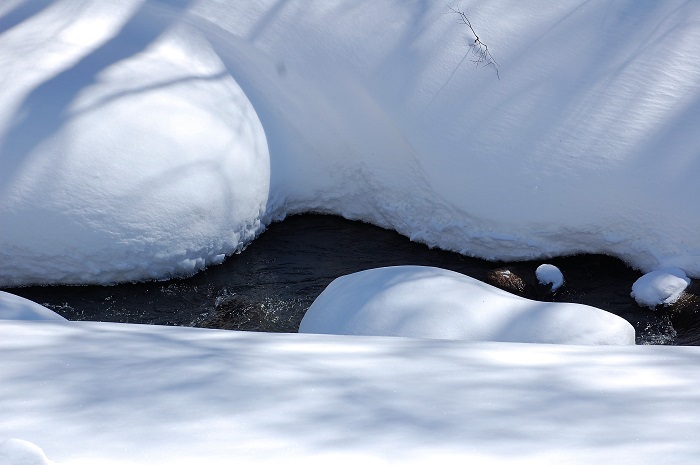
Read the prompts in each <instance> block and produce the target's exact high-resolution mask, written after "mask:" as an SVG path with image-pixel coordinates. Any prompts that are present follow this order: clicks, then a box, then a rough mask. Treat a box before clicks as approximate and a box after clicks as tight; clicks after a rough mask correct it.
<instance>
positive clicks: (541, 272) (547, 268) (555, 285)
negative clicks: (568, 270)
mask: <svg viewBox="0 0 700 465" xmlns="http://www.w3.org/2000/svg"><path fill="white" fill-rule="evenodd" d="M535 275H536V276H537V281H539V283H540V284H542V285H544V286H549V287H550V288H551V290H552V292H554V291H556V290H557V289H559V288H560V287H561V286H562V285H563V284H564V275H563V274H562V272H561V270H560V269H559V268H557V267H556V266H554V265H550V264H548V263H544V264H542V265H540V266H538V267H537V269H536V270H535Z"/></svg>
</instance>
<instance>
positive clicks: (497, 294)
mask: <svg viewBox="0 0 700 465" xmlns="http://www.w3.org/2000/svg"><path fill="white" fill-rule="evenodd" d="M299 332H300V333H321V334H347V335H362V336H405V337H416V338H427V339H460V340H465V341H497V342H535V343H553V344H590V345H596V344H616V345H628V344H631V345H634V336H635V333H634V328H633V327H632V325H630V324H629V323H628V322H627V321H625V320H624V319H622V318H620V317H618V316H616V315H613V314H612V313H608V312H606V311H604V310H600V309H598V308H594V307H589V306H587V305H580V304H568V303H553V302H536V301H532V300H528V299H525V298H523V297H518V296H516V295H513V294H510V293H508V292H506V291H502V290H500V289H497V288H495V287H493V286H490V285H488V284H485V283H482V282H480V281H477V280H476V279H474V278H471V277H469V276H465V275H463V274H460V273H457V272H454V271H448V270H442V269H440V268H432V267H425V266H396V267H388V268H376V269H372V270H366V271H360V272H358V273H353V274H350V275H347V276H342V277H340V278H337V279H336V280H334V281H333V282H332V283H331V284H329V285H328V287H327V288H326V289H325V290H324V291H323V292H322V293H321V295H319V296H318V298H317V299H316V300H315V301H314V303H313V304H312V305H311V307H310V308H309V310H308V311H307V312H306V315H305V316H304V319H303V320H302V321H301V326H300V327H299Z"/></svg>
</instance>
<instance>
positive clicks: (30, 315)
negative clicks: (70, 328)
mask: <svg viewBox="0 0 700 465" xmlns="http://www.w3.org/2000/svg"><path fill="white" fill-rule="evenodd" d="M0 320H53V321H68V320H66V319H65V318H63V317H62V316H61V315H59V314H58V313H56V312H53V311H51V310H49V309H48V308H46V307H44V306H43V305H39V304H37V303H35V302H32V301H31V300H28V299H25V298H23V297H19V296H16V295H14V294H10V293H8V292H3V291H0Z"/></svg>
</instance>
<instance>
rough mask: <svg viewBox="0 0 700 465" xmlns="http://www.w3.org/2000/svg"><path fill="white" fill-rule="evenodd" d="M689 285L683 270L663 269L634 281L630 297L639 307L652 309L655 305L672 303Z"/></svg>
mask: <svg viewBox="0 0 700 465" xmlns="http://www.w3.org/2000/svg"><path fill="white" fill-rule="evenodd" d="M689 284H690V279H688V277H687V276H686V275H685V273H684V272H683V270H680V269H678V268H664V269H662V270H656V271H652V272H651V273H647V274H645V275H644V276H642V277H641V278H639V279H638V280H636V281H635V282H634V284H633V285H632V292H631V294H630V295H631V296H632V297H633V298H634V300H636V301H637V303H638V304H639V305H641V306H643V307H649V308H652V309H653V308H655V307H656V306H657V305H662V304H663V305H669V304H672V303H674V302H675V301H676V300H678V298H679V297H680V296H681V293H682V292H683V291H684V290H685V288H686V287H688V285H689Z"/></svg>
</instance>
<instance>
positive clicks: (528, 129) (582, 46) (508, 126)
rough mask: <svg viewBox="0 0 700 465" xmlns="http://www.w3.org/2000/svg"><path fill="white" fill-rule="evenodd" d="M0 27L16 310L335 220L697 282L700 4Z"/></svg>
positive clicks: (235, 11)
mask: <svg viewBox="0 0 700 465" xmlns="http://www.w3.org/2000/svg"><path fill="white" fill-rule="evenodd" d="M459 6H460V8H461V9H462V10H464V11H466V12H467V13H468V16H469V19H470V20H471V22H472V24H473V25H474V27H475V29H476V30H477V31H478V33H479V36H480V38H481V40H482V41H483V42H484V43H486V44H487V45H488V47H489V50H490V51H491V52H492V54H493V57H494V58H495V59H496V61H497V63H498V67H499V76H500V79H498V77H497V76H496V73H495V70H494V69H492V68H489V67H485V68H475V67H474V66H473V64H472V63H471V59H472V58H473V56H471V55H469V53H470V49H469V47H468V46H467V44H468V43H469V42H470V41H472V40H473V37H471V36H470V34H469V32H468V30H467V28H466V27H464V26H463V25H460V24H458V22H457V21H456V20H457V18H456V16H455V15H453V14H451V13H449V11H448V8H447V5H446V4H445V3H443V2H392V1H388V0H381V1H376V0H359V1H356V2H352V4H349V3H348V2H344V1H340V0H324V1H319V2H311V3H309V2H289V3H284V4H279V2H277V1H273V0H262V1H256V2H214V1H210V0H199V1H196V0H195V1H189V2H182V1H175V0H164V1H155V0H151V1H145V2H143V1H136V0H125V1H121V2H102V1H98V0H92V1H90V0H87V1H77V0H57V1H54V2H51V3H41V2H31V1H26V2H22V1H18V2H10V3H4V4H3V5H2V6H0V31H1V33H0V63H1V64H2V69H3V73H1V74H0V219H2V221H0V262H1V263H2V264H3V266H2V267H0V285H14V284H27V283H68V282H71V283H87V282H99V283H107V282H114V281H124V280H135V279H146V278H167V277H169V276H172V275H180V274H189V273H193V272H195V271H197V270H199V269H202V268H203V267H205V266H207V265H209V264H214V263H219V262H220V261H221V260H222V259H223V258H224V256H225V255H228V254H231V253H234V252H235V251H238V250H240V249H241V248H242V247H244V246H245V244H247V243H248V242H249V241H251V240H252V239H254V237H255V236H256V235H257V234H258V233H259V232H260V231H261V230H262V229H263V228H264V227H265V225H266V224H268V223H269V222H270V221H272V220H275V219H281V218H283V217H284V216H285V215H288V214H291V213H297V212H304V211H311V210H313V211H321V212H327V213H334V214H340V215H343V216H345V217H348V218H354V219H361V220H364V221H367V222H370V223H374V224H377V225H379V226H383V227H387V228H392V229H395V230H397V231H398V232H400V233H402V234H405V235H407V236H409V237H411V238H412V239H414V240H417V241H421V242H424V243H426V244H429V245H431V246H439V247H442V248H445V249H451V250H455V251H458V252H462V253H466V254H470V255H476V256H480V257H484V258H491V259H494V258H497V259H503V260H511V259H526V258H535V257H549V256H554V255H560V254H570V253H578V252H595V253H606V254H612V255H616V256H618V257H621V258H622V259H624V260H626V261H627V262H629V263H630V264H632V265H634V266H635V267H638V268H640V269H642V270H645V271H651V270H653V269H657V268H661V267H669V266H674V267H678V268H681V269H683V270H684V271H685V272H686V273H687V274H688V275H689V276H691V277H700V235H698V234H697V231H698V230H700V215H698V207H697V199H698V198H700V183H698V182H697V173H698V172H700V157H699V156H698V150H697V147H699V146H700V132H699V131H697V127H698V126H699V125H700V48H699V47H697V44H698V43H700V22H698V21H697V19H696V18H698V17H700V4H699V3H697V2H687V1H680V0H677V1H665V2H648V3H644V4H640V3H639V2H632V1H615V2H610V1H606V0H588V1H583V0H568V1H562V2H556V3H555V4H553V3H552V2H549V1H546V0H536V1H530V2H510V1H506V0H491V1H488V2H483V1H478V2H477V1H468V0H467V1H462V2H460V5H459Z"/></svg>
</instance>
